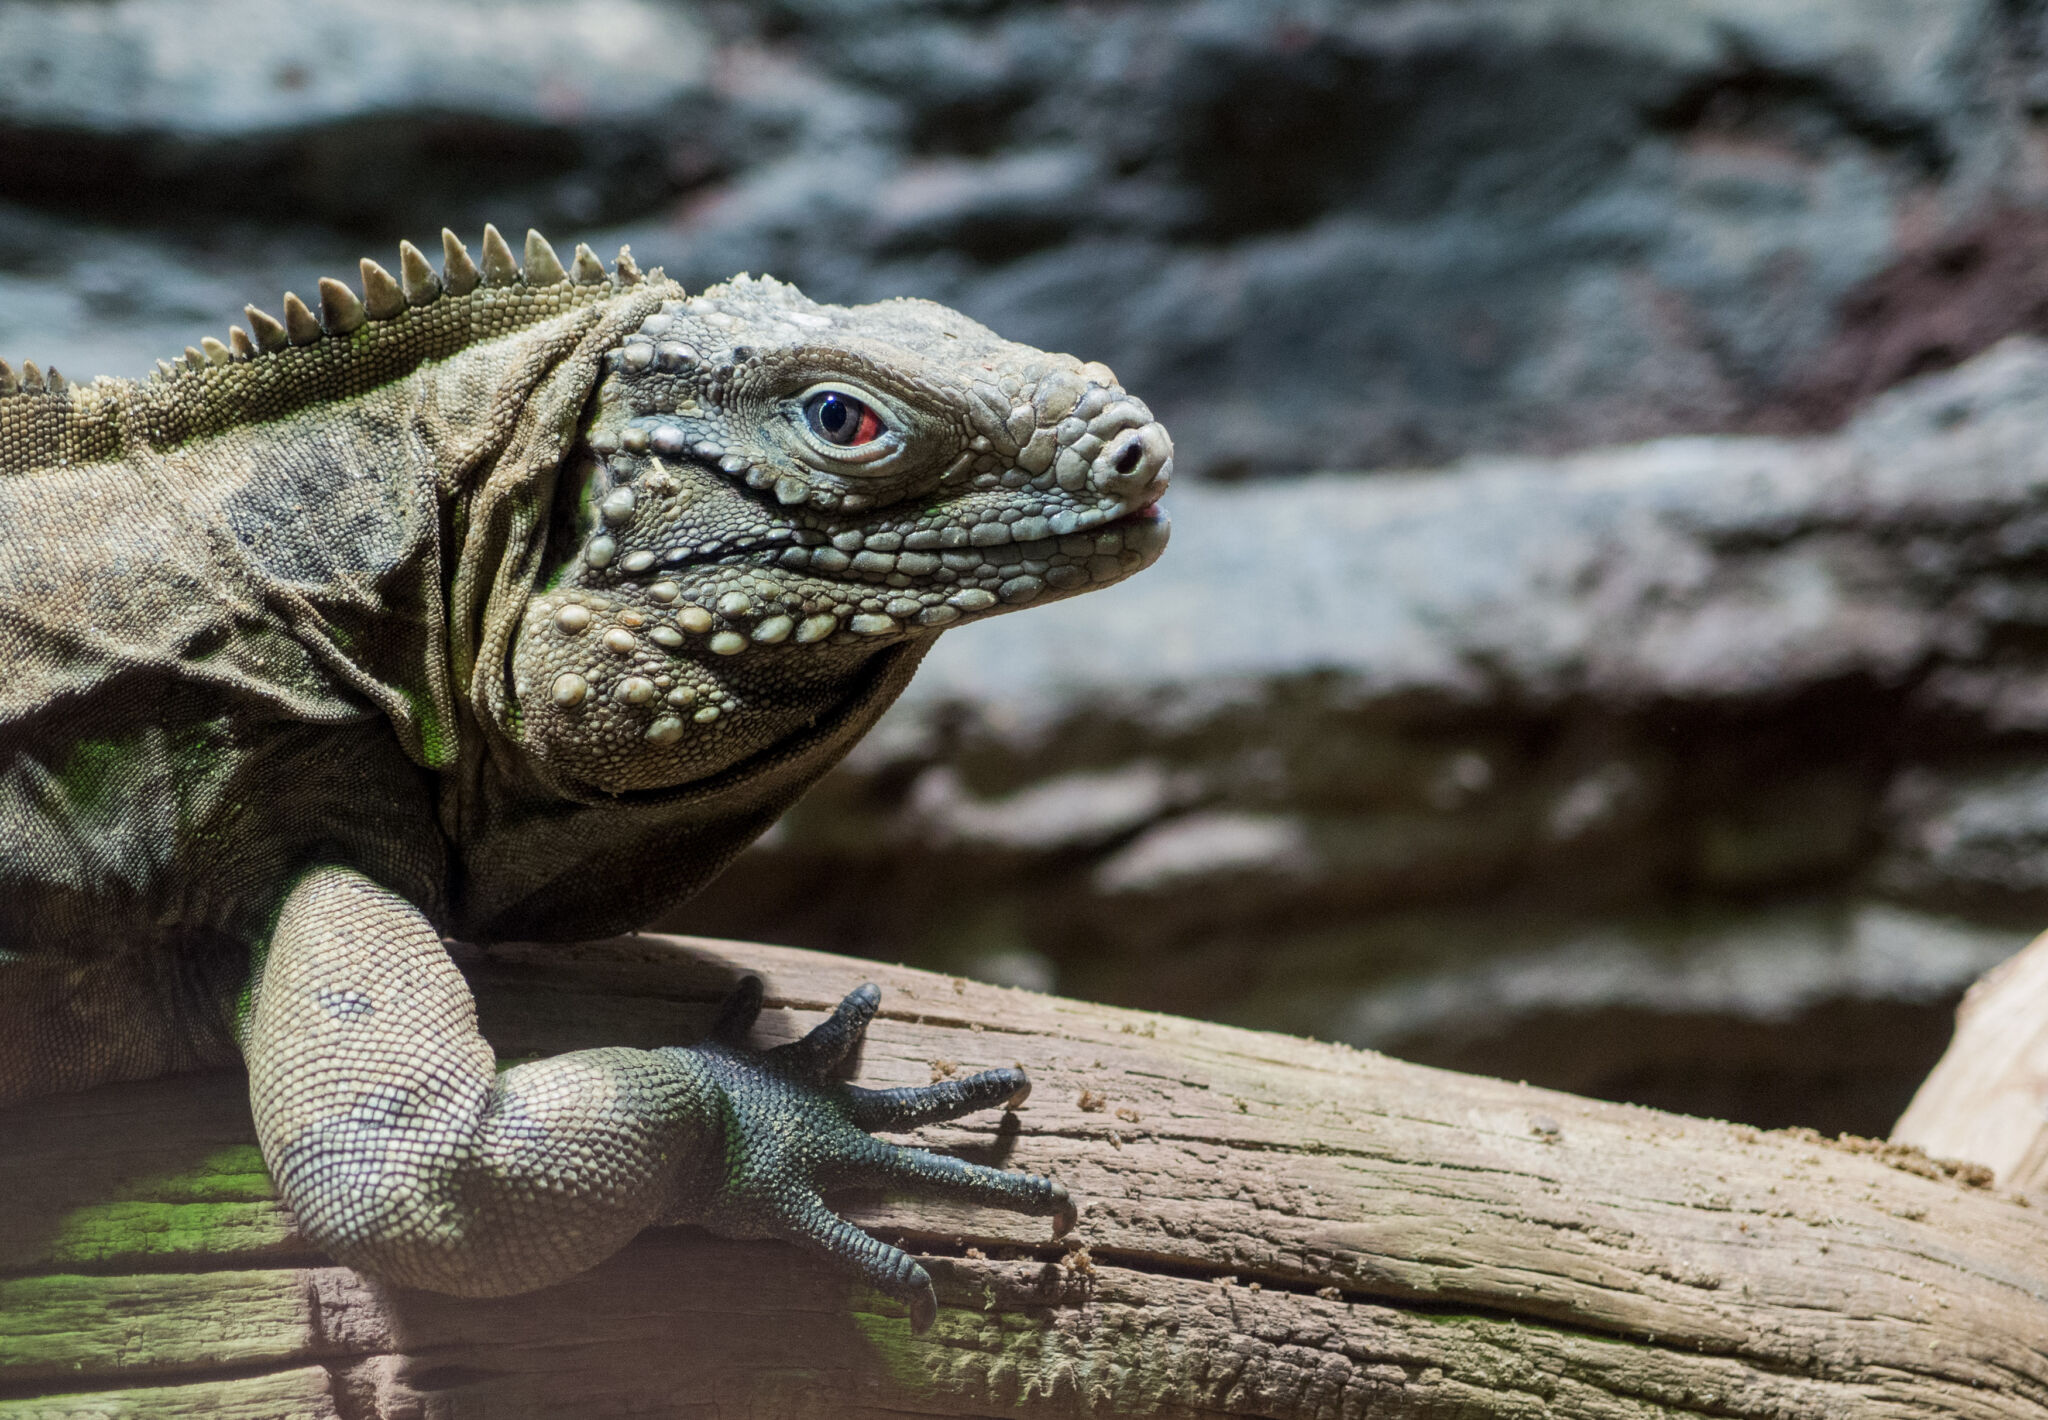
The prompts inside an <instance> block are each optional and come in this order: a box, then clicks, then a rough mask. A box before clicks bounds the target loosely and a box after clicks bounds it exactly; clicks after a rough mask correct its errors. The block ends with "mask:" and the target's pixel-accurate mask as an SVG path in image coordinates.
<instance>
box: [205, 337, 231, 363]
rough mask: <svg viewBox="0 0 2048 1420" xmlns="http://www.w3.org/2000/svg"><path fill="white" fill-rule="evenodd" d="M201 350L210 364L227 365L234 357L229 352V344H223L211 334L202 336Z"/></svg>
mask: <svg viewBox="0 0 2048 1420" xmlns="http://www.w3.org/2000/svg"><path fill="white" fill-rule="evenodd" d="M199 350H200V353H201V354H202V355H204V356H205V357H206V363H207V364H209V365H225V364H227V363H228V361H229V360H231V359H233V358H234V357H233V356H232V355H230V354H229V353H228V348H227V346H225V345H223V344H221V343H220V342H219V341H218V340H215V339H214V338H213V337H212V336H210V335H206V336H201V337H200V339H199Z"/></svg>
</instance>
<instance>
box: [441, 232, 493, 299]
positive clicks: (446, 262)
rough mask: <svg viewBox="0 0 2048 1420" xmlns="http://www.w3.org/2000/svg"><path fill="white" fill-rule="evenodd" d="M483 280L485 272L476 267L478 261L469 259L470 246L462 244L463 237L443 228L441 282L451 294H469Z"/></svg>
mask: <svg viewBox="0 0 2048 1420" xmlns="http://www.w3.org/2000/svg"><path fill="white" fill-rule="evenodd" d="M482 281H483V273H482V272H480V271H478V270H477V269H476V263H475V262H474V261H471V260H470V259H469V248H468V247H466V246H464V245H463V244H462V238H460V237H458V236H456V235H455V233H453V232H451V231H449V230H448V229H447V228H446V227H443V228H442V229H441V282H442V284H443V285H444V286H445V287H446V288H447V290H448V294H449V295H451V296H467V295H468V294H469V293H470V292H472V291H474V290H475V289H476V288H477V286H478V285H479V284H480V283H481V282H482Z"/></svg>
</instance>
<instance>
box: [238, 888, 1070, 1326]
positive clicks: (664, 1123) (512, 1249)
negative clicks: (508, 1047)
mask: <svg viewBox="0 0 2048 1420" xmlns="http://www.w3.org/2000/svg"><path fill="white" fill-rule="evenodd" d="M880 996H881V993H880V992H879V991H878V990H876V988H875V987H873V986H863V987H861V988H860V989H859V990H857V991H855V992H854V993H853V994H852V995H850V996H848V997H847V998H846V1000H845V1001H844V1002H843V1003H841V1005H840V1007H839V1009H838V1010H837V1011H836V1012H835V1013H834V1014H833V1015H832V1016H831V1017H830V1018H829V1019H828V1020H827V1021H826V1022H825V1023H824V1024H823V1025H820V1026H819V1027H818V1028H817V1029H816V1030H814V1031H812V1032H811V1034H810V1035H808V1036H806V1037H805V1038H804V1039H803V1040H801V1041H798V1042H795V1043H794V1044H791V1045H786V1046H782V1047H780V1048H778V1049H775V1050H770V1051H766V1052H761V1051H754V1050H749V1049H747V1048H745V1047H744V1046H743V1045H742V1044H741V1039H742V1037H743V1036H744V1034H745V1032H746V1030H747V1028H748V1027H749V1026H750V1025H751V1024H752V1022H753V1019H754V1016H755V1014H756V1013H757V1012H758V1011H759V1009H760V1002H761V986H760V982H759V981H758V980H755V979H753V978H748V979H747V981H745V982H743V983H742V984H741V987H740V989H739V990H738V991H736V992H735V993H734V995H733V997H732V999H731V1000H729V1001H728V1002H727V1004H726V1007H725V1009H724V1011H723V1012H722V1013H721V1016H720V1023H719V1027H718V1028H717V1030H715V1031H714V1033H713V1038H712V1039H711V1040H710V1041H708V1042H706V1043H705V1044H703V1045H701V1046H697V1047H672V1048H665V1049H659V1050H629V1049H623V1048H614V1049H602V1050H581V1051H576V1052H573V1053H571V1054H567V1055H559V1056H555V1057H553V1058H551V1059H548V1060H541V1061H535V1062H533V1063H531V1064H525V1065H519V1066H516V1067H514V1068H513V1069H510V1070H507V1071H506V1072H505V1073H504V1074H502V1075H499V1074H497V1073H496V1071H495V1063H494V1059H493V1056H492V1052H491V1047H490V1046H489V1044H487V1043H486V1042H485V1040H484V1039H483V1037H482V1036H481V1035H479V1034H478V1033H477V1027H476V1010H475V1005H474V1003H473V1002H472V1000H471V998H470V994H469V988H468V986H467V984H466V983H465V982H464V981H463V979H462V976H461V974H460V973H459V972H458V971H457V970H456V969H455V964H454V963H453V962H452V961H451V960H450V959H449V957H448V954H447V952H446V950H445V949H444V948H443V947H442V945H441V942H440V939H439V937H438V936H437V935H436V934H435V932H434V930H433V928H432V927H431V926H430V925H429V924H428V923H427V921H426V919H425V918H424V917H423V916H422V915H421V914H420V913H419V912H418V911H417V910H416V909H414V908H413V907H412V905H411V904H409V903H407V902H406V901H404V900H403V899H402V898H399V897H397V896H395V895H394V894H392V893H390V892H387V891H385V890H384V889H383V888H381V887H379V886H377V885H376V884H375V883H373V882H371V881H370V880H369V879H368V878H365V877H364V876H362V875H361V874H359V873H356V872H353V871H351V870H348V869H344V868H321V869H316V870H314V871H312V872H309V873H307V874H306V875H305V876H304V877H303V878H302V879H300V881H299V882H298V884H297V885H296V886H295V887H294V889H293V890H292V892H291V893H290V895H289V896H288V897H287V899H286V901H285V904H284V907H283V910H282V911H281V912H280V914H279V917H278V921H277V925H276V928H275V930H274V932H273V934H272V937H271V942H270V947H269V950H268V953H267V954H266V956H265V959H264V961H263V963H262V965H261V967H260V971H259V975H258V977H257V980H256V983H255V988H254V990H253V992H252V995H251V1003H250V1008H249V1011H248V1014H247V1017H246V1019H245V1021H244V1023H243V1050H244V1054H245V1056H246V1058H247V1060H248V1064H249V1087H250V1099H251V1102H252V1104H253V1106H254V1110H255V1115H256V1127H257V1134H258V1138H259V1139H260V1141H261V1143H262V1146H263V1157H264V1161H265V1162H266V1163H267V1164H268V1165H269V1167H270V1171H271V1175H272V1176H273V1177H274V1178H275V1179H276V1181H277V1184H278V1187H279V1189H280V1191H281V1192H282V1193H283V1195H284V1197H285V1199H286V1201H287V1202H288V1203H289V1204H290V1205H291V1207H292V1209H293V1211H294V1212H295V1213H296V1215H297V1217H298V1221H299V1226H300V1228H301V1230H302V1231H303V1232H304V1233H305V1234H306V1236H307V1237H308V1238H309V1239H310V1240H311V1241H313V1242H314V1243H316V1244H318V1245H319V1246H321V1247H323V1248H326V1249H327V1250H328V1251H330V1252H332V1253H333V1254H334V1255H335V1256H336V1257H337V1258H339V1259H340V1260H342V1261H343V1262H346V1263H348V1264H350V1265H351V1266H355V1267H358V1268H361V1269H362V1270H363V1271H365V1272H368V1273H371V1274H373V1275H375V1276H379V1277H382V1278H385V1279H387V1280H389V1281H391V1282H395V1283H399V1284H401V1285H405V1286H413V1287H425V1288H429V1289H432V1290H435V1291H441V1292H453V1293H457V1294H461V1295H470V1296H490V1295H502V1294H506V1293H512V1292H522V1291H528V1290H531V1289H533V1288H536V1287H544V1286H547V1285H549V1284H551V1283H554V1282H558V1281H561V1280H563V1279H565V1278H567V1277H571V1276H573V1275H575V1274H576V1273H578V1272H580V1271H582V1270H584V1269H585V1268H587V1267H590V1266H592V1265H593V1264H595V1263H597V1262H599V1261H601V1260H602V1259H604V1258H605V1257H607V1256H609V1255H610V1254H611V1253H613V1252H615V1251H617V1250H618V1249H619V1247H621V1246H622V1245H624V1244H625V1242H626V1241H627V1240H628V1239H630V1238H631V1237H632V1236H633V1235H634V1234H635V1233H637V1232H639V1231H640V1229H642V1228H644V1227H646V1226H648V1225H649V1224H650V1223H657V1222H694V1223H701V1224H703V1225H704V1226H706V1227H708V1228H710V1229H712V1230H713V1231H715V1232H721V1233H725V1234H727V1235H729V1236H736V1237H779V1238H784V1239H788V1240H790V1241H794V1242H798V1243H802V1244H805V1245H808V1246H811V1247H813V1248H816V1249H818V1250H820V1251H823V1252H825V1253H826V1254H828V1255H829V1256H831V1257H833V1258H835V1259H836V1260H838V1261H839V1262H840V1263H842V1264H843V1265H846V1266H849V1267H852V1268H853V1269H855V1270H856V1271H858V1272H859V1273H860V1274H861V1275H862V1276H863V1277H864V1278H866V1279H867V1280H868V1281H869V1282H870V1283H871V1284H872V1285H874V1286H875V1287H876V1288H878V1289H879V1290H881V1291H883V1292H885V1293H887V1294H889V1295H892V1296H895V1297H898V1298H900V1299H902V1300H904V1301H905V1302H907V1303H908V1304H909V1306H910V1308H911V1316H912V1321H913V1324H914V1325H915V1326H917V1328H918V1329H919V1330H922V1329H923V1328H924V1327H925V1326H927V1325H929V1324H930V1321H931V1319H932V1316H933V1315H934V1313H935V1311H936V1301H935V1298H934V1296H933V1293H932V1287H931V1280H930V1278H929V1277H928V1276H927V1275H926V1273H925V1271H924V1269H923V1268H921V1267H919V1266H918V1265H917V1264H916V1263H915V1262H914V1261H912V1260H911V1259H910V1258H909V1257H908V1256H907V1255H906V1254H904V1253H903V1252H901V1251H899V1250H898V1249H896V1248H893V1247H890V1246H888V1245H886V1244H884V1243H881V1242H879V1241H877V1240H876V1239H874V1238H872V1237H870V1236H868V1235H867V1234H866V1233H863V1232H861V1231H860V1230H859V1229H857V1228H855V1227H853V1226H852V1225H851V1224H849V1223H847V1222H845V1221H844V1220H843V1219H841V1218H839V1217H838V1216H836V1215H835V1214H833V1213H832V1212H831V1211H830V1210H829V1209H827V1208H826V1207H825V1205H824V1203H823V1201H822V1200H821V1198H820V1197H819V1190H820V1189H822V1188H832V1187H839V1186H856V1185H857V1186H875V1187H882V1188H886V1189H889V1190H891V1191H892V1192H896V1193H899V1194H910V1195H923V1196H927V1197H930V1196H946V1197H951V1198H955V1199H959V1200H961V1201H967V1202H977V1203H986V1204H991V1205H994V1206H998V1207H1007V1208H1013V1209H1017V1210H1019V1211H1022V1212H1027V1213H1036V1214H1045V1215H1053V1216H1055V1217H1056V1218H1057V1219H1058V1220H1059V1222H1060V1223H1061V1224H1068V1223H1071V1221H1072V1217H1073V1205H1072V1203H1071V1202H1070V1201H1069V1200H1068V1198H1067V1194H1066V1190H1065V1189H1063V1188H1062V1187H1061V1186H1060V1185H1059V1184H1058V1183H1055V1182H1053V1181H1052V1180H1050V1179H1045V1178H1039V1177H1036V1176H1033V1175H1028V1174H1016V1173H1005V1172H1003V1171H1001V1170H997V1169H989V1168H983V1167H980V1166H977V1165H972V1164H967V1163H963V1162H961V1161H959V1160H957V1159H951V1158H948V1157H946V1156H943V1155H937V1154H930V1153H926V1152H924V1151H922V1150H917V1149H908V1148H902V1147H899V1146H896V1145H892V1144H887V1143H884V1142H883V1141H881V1140H878V1139H875V1138H873V1137H872V1136H870V1135H869V1134H868V1133H867V1132H866V1131H867V1130H868V1129H871V1128H882V1127H888V1128H907V1127H910V1126H912V1125H914V1124H918V1123H924V1122H928V1121H933V1120H939V1119H948V1118H953V1117H956V1116H958V1115H961V1114H965V1113H968V1112H969V1111H972V1110H976V1109H981V1108H985V1107H987V1106H989V1105H993V1104H999V1103H1002V1102H1003V1101H1005V1100H1010V1099H1014V1098H1017V1097H1019V1096H1021V1095H1022V1094H1023V1092H1024V1091H1025V1090H1026V1089H1028V1084H1027V1082H1026V1081H1025V1079H1024V1076H1023V1074H1022V1072H1021V1071H1016V1070H992V1071H989V1072H987V1073H985V1074H981V1075H976V1076H974V1077H972V1078H970V1079H966V1080H959V1081H947V1082H944V1083H942V1084H938V1085H933V1086H931V1087H929V1088H924V1089H914V1090H883V1091H876V1090H863V1089H860V1088H858V1087H855V1086H851V1085H847V1084H844V1083H842V1082H839V1081H835V1080H831V1079H828V1078H827V1076H828V1074H829V1072H830V1071H831V1070H832V1068H833V1067H834V1066H836V1065H837V1064H838V1063H839V1062H840V1060H841V1059H842V1058H843V1057H844V1056H845V1054H846V1052H847V1051H848V1050H849V1049H850V1048H851V1047H852V1045H853V1044H854V1043H855V1042H856V1041H857V1040H858V1039H859V1037H860V1033H861V1032H862V1031H863V1030H864V1029H865V1028H866V1026H867V1023H868V1021H869V1019H870V1018H871V1017H872V1016H873V1015H874V1011H875V1007H876V1005H877V1003H878V1002H879V1001H880Z"/></svg>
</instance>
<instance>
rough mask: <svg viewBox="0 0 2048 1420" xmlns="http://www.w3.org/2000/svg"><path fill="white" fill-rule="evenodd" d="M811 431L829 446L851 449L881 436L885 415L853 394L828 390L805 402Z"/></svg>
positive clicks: (805, 413)
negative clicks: (834, 445)
mask: <svg viewBox="0 0 2048 1420" xmlns="http://www.w3.org/2000/svg"><path fill="white" fill-rule="evenodd" d="M804 418H805V419H807V420H809V421H810V425H811V432H812V433H814V434H816V435H817V436H818V437H819V438H821V439H823V440H824V441H825V442H826V443H828V444H840V445H844V446H847V447H851V446H853V445H855V444H865V443H867V442H869V441H870V440H873V439H877V438H879V437H881V433H882V427H883V426H882V416H881V415H879V414H877V413H875V411H874V410H872V409H870V408H868V406H866V405H865V404H862V403H861V402H860V401H859V400H857V399H855V398H854V397H853V396H852V395H850V394H841V393H839V392H838V391H837V390H826V391H824V392H823V393H822V394H814V395H812V396H811V397H810V398H809V399H808V400H806V401H805V402H804Z"/></svg>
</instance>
